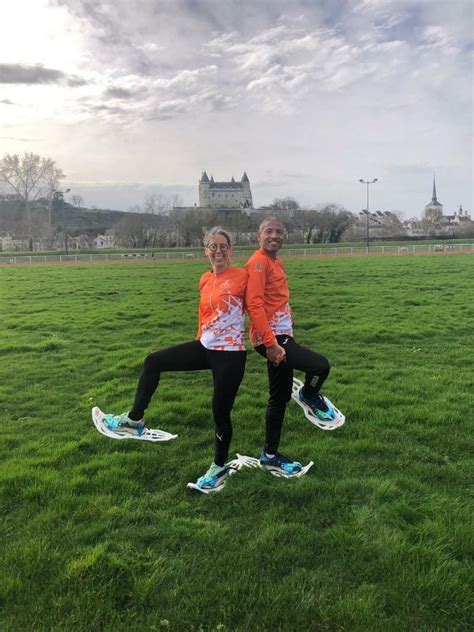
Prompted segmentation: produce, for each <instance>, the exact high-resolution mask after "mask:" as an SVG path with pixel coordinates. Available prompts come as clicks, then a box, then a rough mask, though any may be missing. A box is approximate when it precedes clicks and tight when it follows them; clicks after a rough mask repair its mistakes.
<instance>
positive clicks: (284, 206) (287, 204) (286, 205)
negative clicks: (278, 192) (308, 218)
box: [270, 196, 301, 211]
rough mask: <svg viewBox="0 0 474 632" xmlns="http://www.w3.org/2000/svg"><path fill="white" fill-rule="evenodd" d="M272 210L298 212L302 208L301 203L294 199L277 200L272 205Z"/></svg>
mask: <svg viewBox="0 0 474 632" xmlns="http://www.w3.org/2000/svg"><path fill="white" fill-rule="evenodd" d="M270 208H271V209H272V210H274V211H296V210H297V209H299V208H301V207H300V204H299V202H297V201H296V200H295V198H292V197H289V196H288V197H285V198H275V199H274V200H273V202H272V203H271V204H270Z"/></svg>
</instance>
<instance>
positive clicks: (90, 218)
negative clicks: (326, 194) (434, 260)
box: [0, 153, 468, 250]
mask: <svg viewBox="0 0 474 632" xmlns="http://www.w3.org/2000/svg"><path fill="white" fill-rule="evenodd" d="M64 178H65V175H64V173H63V171H62V170H61V169H60V168H59V167H57V165H56V163H55V162H54V161H53V160H52V159H50V158H45V157H42V156H39V155H37V154H33V153H25V154H24V155H23V156H21V157H20V156H18V155H11V154H6V155H5V156H4V157H3V158H2V159H0V231H4V232H5V231H7V232H8V231H9V232H11V233H15V234H21V235H23V236H27V240H28V243H29V249H31V250H33V249H34V248H33V246H34V245H35V249H37V248H44V249H46V248H55V247H56V248H57V247H60V246H61V243H64V242H65V243H66V244H67V239H68V236H69V237H71V238H74V237H75V236H78V235H83V236H84V235H86V236H87V235H88V236H89V238H90V239H89V242H90V243H92V240H93V238H94V237H95V236H96V235H97V234H98V233H104V232H106V231H107V230H110V231H113V233H114V241H115V245H116V246H118V247H125V248H159V247H165V248H170V247H190V246H200V245H201V244H202V236H203V233H204V232H205V230H206V229H207V228H209V227H211V226H214V225H224V226H225V227H226V228H227V229H229V230H230V231H231V232H232V233H233V235H234V239H235V242H236V243H237V244H242V245H249V244H252V243H255V234H256V231H257V229H258V226H259V224H260V222H261V221H262V220H263V219H264V218H265V217H268V216H269V215H271V216H274V217H277V218H278V219H280V220H281V221H282V223H283V224H284V225H285V227H286V230H287V232H288V241H289V242H290V243H305V244H308V245H309V244H316V243H337V242H340V241H354V242H356V241H365V239H366V233H367V227H368V228H369V232H370V237H371V238H372V239H374V238H375V239H377V238H378V239H403V238H404V237H406V230H405V227H404V226H403V224H402V222H401V220H400V218H399V217H398V215H397V214H396V213H394V212H384V213H381V212H377V213H371V214H370V216H369V217H368V218H367V216H366V215H364V214H358V215H354V214H353V213H351V212H350V211H348V210H347V209H345V208H343V207H341V206H338V205H336V204H328V205H326V206H324V207H320V208H316V209H308V208H301V206H300V204H299V203H298V201H297V200H295V199H294V198H292V197H285V198H275V199H274V200H273V202H272V204H270V205H268V206H266V207H261V208H259V209H252V210H251V211H250V212H249V213H245V212H241V211H239V210H229V211H226V210H215V209H211V208H209V209H203V208H189V207H188V208H186V207H184V208H183V207H182V200H181V198H180V197H179V196H178V195H173V196H164V195H161V194H160V195H147V196H146V197H145V200H144V202H143V203H140V204H136V205H134V206H132V207H131V208H130V209H129V212H121V211H112V210H108V209H105V210H104V209H102V210H101V209H95V208H93V209H88V208H85V206H84V199H83V198H82V197H81V196H80V195H72V196H71V202H68V201H66V199H65V197H64V196H65V193H67V192H68V191H69V189H66V190H61V189H60V185H61V181H62V180H63V179H64ZM435 219H436V218H435ZM438 219H439V218H438ZM422 221H424V222H425V223H426V226H427V230H428V229H430V227H433V226H434V225H435V224H434V219H433V218H432V217H426V218H424V220H422ZM0 236H1V235H0ZM463 236H468V235H467V234H466V235H463ZM84 243H87V240H86V241H85V242H84ZM81 247H87V246H81Z"/></svg>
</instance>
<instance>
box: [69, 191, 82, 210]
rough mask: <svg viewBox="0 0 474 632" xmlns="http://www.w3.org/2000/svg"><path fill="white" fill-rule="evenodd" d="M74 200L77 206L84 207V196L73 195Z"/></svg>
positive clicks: (74, 204) (73, 202)
mask: <svg viewBox="0 0 474 632" xmlns="http://www.w3.org/2000/svg"><path fill="white" fill-rule="evenodd" d="M71 200H72V205H73V206H75V207H76V208H82V207H83V206H84V198H83V197H82V195H77V194H76V195H73V196H72V197H71Z"/></svg>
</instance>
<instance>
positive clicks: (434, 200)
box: [431, 173, 438, 202]
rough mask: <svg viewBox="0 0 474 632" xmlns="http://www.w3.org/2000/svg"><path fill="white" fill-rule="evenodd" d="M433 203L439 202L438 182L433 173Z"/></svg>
mask: <svg viewBox="0 0 474 632" xmlns="http://www.w3.org/2000/svg"><path fill="white" fill-rule="evenodd" d="M431 201H432V202H437V201H438V200H437V199H436V181H435V175H434V173H433V197H432V198H431Z"/></svg>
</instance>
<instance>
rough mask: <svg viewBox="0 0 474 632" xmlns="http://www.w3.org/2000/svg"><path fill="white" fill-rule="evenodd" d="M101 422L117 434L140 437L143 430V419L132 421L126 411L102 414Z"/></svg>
mask: <svg viewBox="0 0 474 632" xmlns="http://www.w3.org/2000/svg"><path fill="white" fill-rule="evenodd" d="M103 422H104V424H105V425H106V426H107V428H109V430H114V431H115V432H117V433H119V434H121V433H123V434H131V435H136V436H138V437H140V436H141V435H142V434H143V432H144V430H145V423H144V421H143V419H140V421H134V420H133V419H130V417H129V416H128V413H122V414H121V415H104V417H103Z"/></svg>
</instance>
